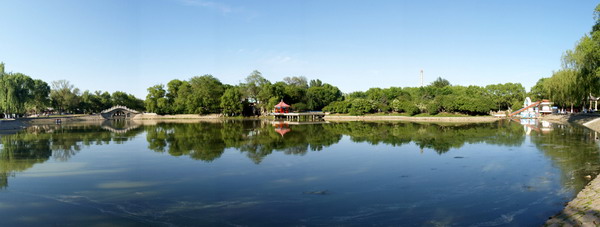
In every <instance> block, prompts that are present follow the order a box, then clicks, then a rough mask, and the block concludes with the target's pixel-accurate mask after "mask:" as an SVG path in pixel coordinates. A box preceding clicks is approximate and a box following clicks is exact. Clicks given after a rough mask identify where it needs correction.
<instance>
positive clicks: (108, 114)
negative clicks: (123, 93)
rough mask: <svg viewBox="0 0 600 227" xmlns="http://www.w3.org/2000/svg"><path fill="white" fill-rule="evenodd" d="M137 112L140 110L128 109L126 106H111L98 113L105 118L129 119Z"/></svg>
mask: <svg viewBox="0 0 600 227" xmlns="http://www.w3.org/2000/svg"><path fill="white" fill-rule="evenodd" d="M137 114H140V112H139V111H137V110H132V109H129V108H127V107H126V106H113V107H111V108H109V109H106V110H103V111H102V112H101V113H100V115H102V117H103V118H105V119H129V118H132V117H134V116H135V115H137Z"/></svg>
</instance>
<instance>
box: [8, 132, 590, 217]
mask: <svg viewBox="0 0 600 227" xmlns="http://www.w3.org/2000/svg"><path fill="white" fill-rule="evenodd" d="M555 132H556V131H555ZM559 133H564V131H559ZM286 136H287V135H286ZM146 139H147V133H141V134H139V135H137V136H135V137H134V138H133V139H131V140H130V141H128V142H126V143H121V144H114V143H113V144H108V145H101V146H97V145H91V146H84V147H82V149H81V151H79V152H78V153H77V154H76V155H73V156H72V157H70V158H69V159H68V160H59V159H49V160H48V161H46V162H44V163H37V164H35V165H33V166H32V167H31V168H29V169H27V170H25V171H24V172H17V173H14V174H15V176H14V177H12V178H10V183H9V186H8V187H7V188H6V189H4V190H3V191H0V224H2V225H3V226H8V225H18V224H32V225H41V224H48V223H58V224H59V225H60V224H63V223H64V224H70V225H89V224H90V223H94V224H98V225H102V224H111V225H129V224H134V225H146V224H150V225H169V224H174V225H247V224H251V225H261V226H263V225H269V226H273V225H275V226H276V225H315V224H316V225H338V224H339V225H370V224H374V225H398V224H402V225H408V226H411V225H416V226H422V225H426V226H447V225H457V226H497V225H507V224H508V225H517V226H531V225H540V224H542V223H543V222H544V221H545V220H546V219H547V217H548V216H551V215H553V214H554V213H556V212H557V211H559V210H560V209H561V208H562V205H563V203H564V202H565V201H566V200H567V199H569V198H570V197H571V196H573V193H574V191H572V189H570V188H569V186H568V185H567V186H565V184H566V183H568V182H565V176H571V175H572V173H562V172H561V169H560V168H557V166H556V165H557V163H555V162H553V160H554V161H556V158H555V156H552V154H550V153H548V152H542V151H541V150H539V148H540V147H544V146H553V148H554V150H552V151H551V152H569V151H568V147H566V146H564V145H561V144H551V143H548V144H540V143H535V144H534V142H535V140H531V141H530V140H526V141H524V142H523V143H522V144H521V145H520V146H516V147H514V146H513V147H507V146H500V145H491V144H485V143H466V144H464V145H463V146H462V147H460V148H458V149H456V148H451V149H450V150H449V151H447V152H445V153H443V154H439V153H438V152H435V151H434V150H432V149H429V148H424V149H423V152H421V150H422V149H421V148H420V147H419V146H418V145H417V144H415V143H414V142H411V143H408V144H405V145H401V146H391V145H385V144H379V145H371V144H368V143H365V142H359V143H355V142H352V140H351V137H350V136H347V135H345V136H343V137H342V139H341V140H340V141H339V142H338V143H335V144H333V145H331V146H329V147H325V148H324V149H322V150H320V151H309V152H307V153H306V154H304V155H288V154H285V153H284V152H277V151H275V152H273V153H271V154H270V155H268V156H265V157H264V158H263V159H262V161H261V162H260V164H255V163H254V162H253V161H251V160H249V159H248V157H247V156H246V154H245V153H243V152H240V151H239V150H238V149H235V148H227V149H225V151H224V153H223V154H222V155H221V156H220V157H219V158H217V159H214V160H212V161H211V162H203V161H198V160H193V159H191V158H190V157H188V156H171V155H169V154H168V153H166V152H165V153H158V152H152V151H149V150H148V142H147V140H146ZM561 150H562V151H561ZM596 157H597V156H596ZM569 174H571V175H569ZM573 187H574V188H576V187H575V186H573Z"/></svg>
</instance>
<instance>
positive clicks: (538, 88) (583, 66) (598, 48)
mask: <svg viewBox="0 0 600 227" xmlns="http://www.w3.org/2000/svg"><path fill="white" fill-rule="evenodd" d="M593 15H594V20H595V24H594V25H593V26H592V30H591V31H590V33H589V34H586V35H584V36H583V37H582V38H581V39H580V40H579V41H578V42H577V43H576V44H575V47H574V48H573V49H572V50H567V51H566V52H565V53H564V54H563V56H562V67H561V69H559V70H558V71H555V72H553V74H552V76H550V77H548V78H541V79H540V80H538V82H537V83H536V84H535V86H533V87H532V88H531V96H532V97H533V98H535V99H542V98H549V99H550V100H552V101H553V102H554V103H555V104H556V105H558V106H560V107H562V108H565V109H569V108H571V109H572V108H582V107H583V108H590V107H589V105H588V104H589V102H588V96H589V95H590V94H591V95H593V96H596V97H597V96H600V4H599V5H597V6H596V8H595V9H594V14H593Z"/></svg>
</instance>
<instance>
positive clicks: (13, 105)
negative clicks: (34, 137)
mask: <svg viewBox="0 0 600 227" xmlns="http://www.w3.org/2000/svg"><path fill="white" fill-rule="evenodd" d="M113 105H124V106H128V107H130V108H132V109H136V110H144V108H145V106H144V102H143V101H142V100H140V99H138V98H136V97H135V96H133V95H131V94H127V93H125V92H121V91H116V92H113V93H112V94H110V93H108V92H101V91H95V92H93V93H92V92H90V91H84V92H83V94H81V92H80V91H79V89H78V88H76V87H75V86H74V85H72V84H71V83H69V81H66V80H58V81H53V82H52V83H51V86H49V85H48V84H47V83H46V82H44V81H42V80H35V79H32V78H31V77H29V76H27V75H24V74H22V73H6V72H5V71H4V63H0V113H3V115H6V116H10V117H13V116H22V115H25V114H39V113H42V112H57V113H99V112H100V111H102V110H104V109H107V108H110V107H111V106H113ZM51 110H54V111H51Z"/></svg>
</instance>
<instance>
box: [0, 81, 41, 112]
mask: <svg viewBox="0 0 600 227" xmlns="http://www.w3.org/2000/svg"><path fill="white" fill-rule="evenodd" d="M33 85H34V82H33V80H32V79H31V78H30V77H28V76H26V75H24V74H21V73H8V74H7V73H4V74H2V75H0V109H1V110H2V111H3V112H4V113H7V114H25V112H26V106H25V103H28V102H30V100H31V99H32V97H31V95H30V94H31V90H32V89H33Z"/></svg>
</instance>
